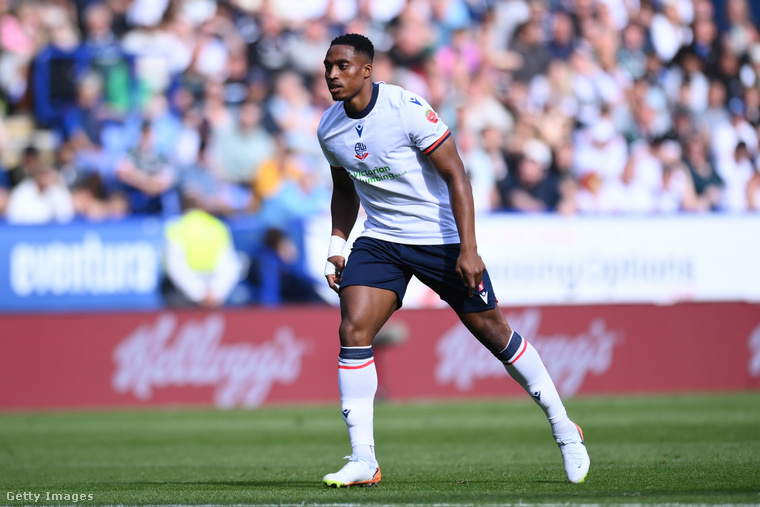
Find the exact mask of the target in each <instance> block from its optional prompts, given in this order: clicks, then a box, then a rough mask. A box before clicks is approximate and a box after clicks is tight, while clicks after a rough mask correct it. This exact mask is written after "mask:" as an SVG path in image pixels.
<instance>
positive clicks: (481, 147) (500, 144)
mask: <svg viewBox="0 0 760 507" xmlns="http://www.w3.org/2000/svg"><path fill="white" fill-rule="evenodd" d="M459 142H460V144H461V145H462V154H463V157H464V164H465V168H466V169H467V175H468V176H469V178H470V184H471V185H472V195H473V199H474V201H475V212H476V213H486V212H491V211H494V210H496V209H498V208H499V207H500V204H501V203H500V197H499V193H498V191H497V188H496V183H497V182H498V181H506V180H507V179H508V177H509V169H508V167H507V160H506V156H505V153H504V135H503V134H502V132H501V130H499V129H498V128H496V127H493V126H486V127H485V128H484V129H483V130H482V132H481V134H480V137H479V138H478V139H471V138H470V136H467V135H461V136H460V138H459ZM468 142H469V143H471V144H475V147H473V148H471V149H466V148H467V146H466V145H467V143H468Z"/></svg>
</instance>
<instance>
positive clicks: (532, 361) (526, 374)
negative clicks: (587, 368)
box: [496, 331, 577, 437]
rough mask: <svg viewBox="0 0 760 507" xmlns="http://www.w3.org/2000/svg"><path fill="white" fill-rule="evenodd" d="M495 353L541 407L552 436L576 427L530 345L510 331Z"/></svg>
mask: <svg viewBox="0 0 760 507" xmlns="http://www.w3.org/2000/svg"><path fill="white" fill-rule="evenodd" d="M496 357H497V358H498V359H499V360H500V361H501V362H502V363H504V366H505V368H506V369H507V372H508V373H509V375H510V376H511V377H512V378H513V379H515V380H516V381H517V383H518V384H520V385H521V386H522V387H523V389H525V390H526V391H527V392H528V394H530V396H531V398H533V401H535V402H536V403H537V404H538V406H539V407H541V408H542V409H543V411H544V413H545V414H546V418H547V419H548V420H549V423H550V424H551V426H552V434H553V435H554V436H555V437H557V435H564V434H567V433H571V432H574V431H577V430H576V429H575V425H574V424H573V422H572V421H570V419H569V418H568V417H567V411H566V410H565V406H564V405H563V403H562V399H561V398H560V397H559V393H558V392H557V388H556V387H555V386H554V382H553V381H552V379H551V377H550V376H549V372H548V371H546V367H545V366H544V363H543V361H541V357H540V356H539V355H538V351H537V350H536V349H535V347H533V345H531V344H530V343H528V341H527V340H525V339H523V337H522V336H520V335H519V334H518V333H516V332H515V331H512V337H511V338H510V339H509V343H508V344H507V347H506V348H505V349H504V350H502V351H501V352H500V353H498V354H496Z"/></svg>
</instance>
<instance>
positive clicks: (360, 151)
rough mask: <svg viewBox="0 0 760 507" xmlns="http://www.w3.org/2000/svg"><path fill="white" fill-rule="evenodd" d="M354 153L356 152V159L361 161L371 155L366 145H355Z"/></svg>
mask: <svg viewBox="0 0 760 507" xmlns="http://www.w3.org/2000/svg"><path fill="white" fill-rule="evenodd" d="M354 151H355V152H356V158H358V159H359V160H364V159H365V158H367V155H369V152H368V151H367V146H366V145H365V144H364V143H356V144H355V145H354Z"/></svg>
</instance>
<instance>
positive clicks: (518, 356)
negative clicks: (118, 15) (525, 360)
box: [509, 338, 528, 364]
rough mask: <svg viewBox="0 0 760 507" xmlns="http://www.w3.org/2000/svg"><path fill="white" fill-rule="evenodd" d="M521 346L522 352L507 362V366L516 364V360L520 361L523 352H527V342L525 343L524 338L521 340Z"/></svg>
mask: <svg viewBox="0 0 760 507" xmlns="http://www.w3.org/2000/svg"><path fill="white" fill-rule="evenodd" d="M522 345H523V347H522V350H521V351H520V353H519V354H517V357H515V358H514V359H512V360H511V361H510V362H509V364H515V362H517V360H518V359H520V358H521V357H522V355H523V354H525V350H527V348H528V342H527V340H526V339H525V338H523V343H522Z"/></svg>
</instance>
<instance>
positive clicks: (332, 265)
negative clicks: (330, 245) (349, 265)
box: [325, 255, 346, 293]
mask: <svg viewBox="0 0 760 507" xmlns="http://www.w3.org/2000/svg"><path fill="white" fill-rule="evenodd" d="M344 267H346V258H345V257H343V256H342V255H333V256H332V257H329V258H328V259H327V264H325V278H327V284H328V285H329V286H330V288H331V289H332V290H334V291H335V292H336V293H337V292H338V290H339V289H340V280H341V277H342V275H343V268H344Z"/></svg>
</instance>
